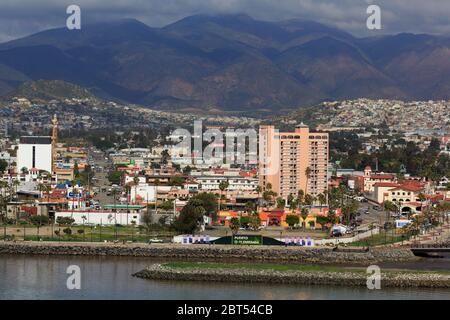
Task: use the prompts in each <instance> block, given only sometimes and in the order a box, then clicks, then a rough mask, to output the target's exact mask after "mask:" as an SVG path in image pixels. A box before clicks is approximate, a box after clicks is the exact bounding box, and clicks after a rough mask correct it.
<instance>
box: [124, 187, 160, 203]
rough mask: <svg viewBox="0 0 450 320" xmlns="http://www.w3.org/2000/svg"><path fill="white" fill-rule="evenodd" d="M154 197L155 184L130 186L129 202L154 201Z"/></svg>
mask: <svg viewBox="0 0 450 320" xmlns="http://www.w3.org/2000/svg"><path fill="white" fill-rule="evenodd" d="M155 198H156V186H151V185H148V184H139V185H137V186H131V189H130V202H131V203H141V202H147V203H148V202H154V201H155Z"/></svg>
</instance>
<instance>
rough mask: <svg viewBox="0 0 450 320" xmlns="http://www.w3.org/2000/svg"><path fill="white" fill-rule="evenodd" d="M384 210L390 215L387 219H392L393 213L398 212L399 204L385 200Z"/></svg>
mask: <svg viewBox="0 0 450 320" xmlns="http://www.w3.org/2000/svg"><path fill="white" fill-rule="evenodd" d="M384 210H385V211H386V212H387V214H388V216H387V217H386V220H387V221H389V220H391V213H392V212H397V210H398V208H397V205H396V204H395V203H393V202H392V201H385V202H384Z"/></svg>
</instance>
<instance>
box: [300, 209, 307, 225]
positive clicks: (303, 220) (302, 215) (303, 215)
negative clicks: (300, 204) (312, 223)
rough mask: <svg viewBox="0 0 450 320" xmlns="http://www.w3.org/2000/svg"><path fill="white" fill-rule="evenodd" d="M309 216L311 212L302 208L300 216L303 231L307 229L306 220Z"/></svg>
mask: <svg viewBox="0 0 450 320" xmlns="http://www.w3.org/2000/svg"><path fill="white" fill-rule="evenodd" d="M308 215H309V211H308V209H307V208H302V210H301V212H300V216H301V217H302V227H303V230H305V229H306V219H307V218H308Z"/></svg>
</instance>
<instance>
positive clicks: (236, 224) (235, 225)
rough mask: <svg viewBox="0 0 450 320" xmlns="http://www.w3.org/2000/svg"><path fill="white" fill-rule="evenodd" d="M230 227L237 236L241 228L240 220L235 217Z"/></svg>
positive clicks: (231, 220)
mask: <svg viewBox="0 0 450 320" xmlns="http://www.w3.org/2000/svg"><path fill="white" fill-rule="evenodd" d="M229 227H230V229H231V233H232V234H233V235H236V234H237V233H238V232H239V228H240V227H241V222H240V221H239V219H238V218H236V217H233V218H231V219H230V224H229Z"/></svg>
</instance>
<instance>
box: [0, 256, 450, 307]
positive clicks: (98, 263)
mask: <svg viewBox="0 0 450 320" xmlns="http://www.w3.org/2000/svg"><path fill="white" fill-rule="evenodd" d="M152 262H154V261H152V260H149V259H146V258H128V257H75V256H50V257H48V256H22V255H0V299H1V300H3V299H183V300H188V299H200V300H208V299H220V300H225V299H230V300H236V299H288V300H292V299H297V300H303V299H390V300H392V299H450V290H433V289H382V290H367V289H365V288H346V287H333V286H298V285H263V284H261V285H255V284H240V283H238V284H236V283H202V282H181V281H180V282H168V281H152V280H144V279H139V278H134V277H132V276H131V274H133V273H134V272H136V271H139V270H141V269H143V268H144V267H145V266H146V265H148V264H150V263H152ZM433 263H435V262H433ZM437 263H438V264H439V262H437ZM70 265H78V266H80V268H81V271H82V284H81V285H82V288H81V290H68V289H67V287H66V281H67V277H68V274H67V273H66V269H67V267H68V266H70Z"/></svg>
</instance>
